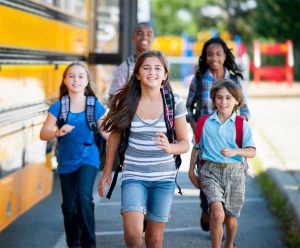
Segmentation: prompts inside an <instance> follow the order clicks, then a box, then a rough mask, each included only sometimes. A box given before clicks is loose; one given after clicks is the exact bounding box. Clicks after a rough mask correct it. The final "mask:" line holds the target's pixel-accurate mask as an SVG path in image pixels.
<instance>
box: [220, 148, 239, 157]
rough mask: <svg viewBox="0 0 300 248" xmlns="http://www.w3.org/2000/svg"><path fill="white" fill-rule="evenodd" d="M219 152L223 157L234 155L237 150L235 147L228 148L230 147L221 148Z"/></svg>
mask: <svg viewBox="0 0 300 248" xmlns="http://www.w3.org/2000/svg"><path fill="white" fill-rule="evenodd" d="M221 154H222V155H223V156H224V157H233V156H236V155H237V152H236V150H235V149H230V148H223V149H222V150H221Z"/></svg>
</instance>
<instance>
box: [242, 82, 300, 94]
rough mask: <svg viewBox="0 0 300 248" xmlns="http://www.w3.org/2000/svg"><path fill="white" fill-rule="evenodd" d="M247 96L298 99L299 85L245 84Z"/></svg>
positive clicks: (274, 83) (276, 83)
mask: <svg viewBox="0 0 300 248" xmlns="http://www.w3.org/2000/svg"><path fill="white" fill-rule="evenodd" d="M246 86H247V92H248V96H249V97H251V98H263V97H268V98H271V97H272V98H276V97H281V98H291V97H300V83H293V84H291V85H289V84H288V83H278V82H260V83H254V82H250V83H248V84H246Z"/></svg>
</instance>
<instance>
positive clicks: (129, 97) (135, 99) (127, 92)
mask: <svg viewBox="0 0 300 248" xmlns="http://www.w3.org/2000/svg"><path fill="white" fill-rule="evenodd" d="M150 57H156V58H158V59H159V60H160V61H161V63H162V65H163V67H164V69H165V72H166V73H167V77H166V80H164V81H163V82H162V85H165V84H169V78H168V65H167V61H166V59H165V57H164V55H163V54H162V53H161V52H160V51H154V50H148V51H145V52H143V53H141V55H140V56H139V57H138V58H137V61H136V63H135V66H134V69H133V73H132V75H131V77H130V79H129V81H128V83H127V84H126V85H125V86H124V87H123V88H122V89H121V90H120V91H119V92H118V93H117V94H116V95H115V96H114V97H113V100H112V103H111V108H110V110H109V112H108V113H107V115H106V117H105V119H104V121H103V129H104V131H109V132H116V133H121V132H124V131H125V130H126V128H127V127H129V125H130V123H131V121H132V119H133V117H134V114H135V113H136V110H137V107H138V104H139V101H140V99H141V81H140V80H139V79H137V77H136V76H137V75H138V74H139V69H140V67H141V65H142V64H143V62H144V61H145V59H147V58H150Z"/></svg>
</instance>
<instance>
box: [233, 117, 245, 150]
mask: <svg viewBox="0 0 300 248" xmlns="http://www.w3.org/2000/svg"><path fill="white" fill-rule="evenodd" d="M243 129H244V119H243V117H241V116H238V115H237V116H236V117H235V133H236V137H235V143H236V144H237V145H238V147H239V148H242V147H243Z"/></svg>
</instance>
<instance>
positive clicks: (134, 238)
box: [123, 212, 144, 248]
mask: <svg viewBox="0 0 300 248" xmlns="http://www.w3.org/2000/svg"><path fill="white" fill-rule="evenodd" d="M143 221H144V214H143V213H141V212H125V213H123V227H124V240H125V244H126V247H130V248H137V247H141V246H142V235H143Z"/></svg>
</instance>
